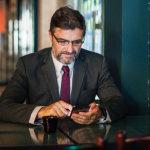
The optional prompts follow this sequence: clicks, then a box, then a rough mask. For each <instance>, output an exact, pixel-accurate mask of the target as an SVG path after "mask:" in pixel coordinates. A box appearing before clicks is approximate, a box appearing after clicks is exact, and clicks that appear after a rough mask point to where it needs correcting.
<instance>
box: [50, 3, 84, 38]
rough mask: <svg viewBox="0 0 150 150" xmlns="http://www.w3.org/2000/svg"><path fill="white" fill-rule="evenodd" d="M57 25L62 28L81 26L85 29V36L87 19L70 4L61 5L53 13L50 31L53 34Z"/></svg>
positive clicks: (72, 28) (80, 27)
mask: <svg viewBox="0 0 150 150" xmlns="http://www.w3.org/2000/svg"><path fill="white" fill-rule="evenodd" d="M55 27H58V28H61V29H66V30H67V29H71V30H74V29H75V28H79V29H81V30H83V31H84V32H83V37H84V36H85V32H86V26H85V19H84V17H83V16H82V15H81V14H80V12H79V11H78V10H74V9H72V8H70V7H69V6H64V7H60V8H59V9H58V10H56V12H55V13H54V14H53V16H52V18H51V22H50V32H51V33H52V34H53V33H54V29H55Z"/></svg>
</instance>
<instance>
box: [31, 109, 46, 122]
mask: <svg viewBox="0 0 150 150" xmlns="http://www.w3.org/2000/svg"><path fill="white" fill-rule="evenodd" d="M43 107H44V106H37V107H35V108H34V110H33V111H32V114H31V116H30V119H29V123H30V124H34V125H41V123H42V119H38V120H36V116H37V114H38V112H39V111H40V109H41V108H43Z"/></svg>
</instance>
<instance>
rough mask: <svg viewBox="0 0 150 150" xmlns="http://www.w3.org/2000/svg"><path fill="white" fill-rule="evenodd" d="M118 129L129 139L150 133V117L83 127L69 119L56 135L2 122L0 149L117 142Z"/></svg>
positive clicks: (59, 126) (59, 127)
mask: <svg viewBox="0 0 150 150" xmlns="http://www.w3.org/2000/svg"><path fill="white" fill-rule="evenodd" d="M118 130H126V132H127V137H131V136H138V135H143V134H150V116H149V115H143V116H127V117H125V118H122V119H120V120H118V121H115V122H112V123H110V124H91V125H80V124H77V123H75V122H73V121H71V120H70V119H68V118H66V119H64V120H59V121H58V129H57V131H56V132H55V133H51V134H47V133H45V132H44V129H43V126H35V125H24V124H17V123H9V122H0V148H1V147H12V146H13V147H17V146H47V145H51V146H52V145H73V144H88V143H95V141H96V137H97V136H98V135H103V136H106V137H107V138H108V143H115V135H116V132H117V131H118Z"/></svg>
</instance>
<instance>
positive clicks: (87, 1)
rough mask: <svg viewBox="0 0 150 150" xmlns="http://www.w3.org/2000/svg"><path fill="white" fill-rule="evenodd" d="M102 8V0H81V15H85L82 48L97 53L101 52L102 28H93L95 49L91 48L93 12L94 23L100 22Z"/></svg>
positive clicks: (101, 19) (101, 20) (101, 21)
mask: <svg viewBox="0 0 150 150" xmlns="http://www.w3.org/2000/svg"><path fill="white" fill-rule="evenodd" d="M102 8H103V1H102V0H83V3H82V4H81V11H82V14H83V16H84V17H85V21H86V27H87V29H86V36H85V42H84V44H83V46H82V47H83V48H85V49H87V50H90V51H94V52H96V53H99V54H103V45H102V43H103V38H104V37H103V30H102V29H95V37H94V38H95V39H94V41H95V46H94V47H95V49H94V50H93V44H94V43H93V12H95V13H96V15H95V24H102V23H103V17H102V13H103V11H102Z"/></svg>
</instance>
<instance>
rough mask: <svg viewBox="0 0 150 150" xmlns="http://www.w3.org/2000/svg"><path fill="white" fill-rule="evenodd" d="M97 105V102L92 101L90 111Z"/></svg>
mask: <svg viewBox="0 0 150 150" xmlns="http://www.w3.org/2000/svg"><path fill="white" fill-rule="evenodd" d="M96 106H97V105H96V103H95V102H93V103H91V104H90V109H89V111H91V110H92V109H94V108H95V107H96Z"/></svg>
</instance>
